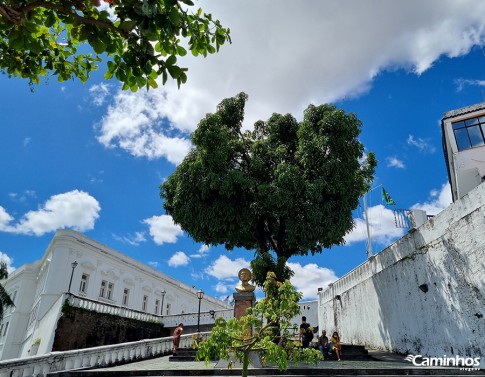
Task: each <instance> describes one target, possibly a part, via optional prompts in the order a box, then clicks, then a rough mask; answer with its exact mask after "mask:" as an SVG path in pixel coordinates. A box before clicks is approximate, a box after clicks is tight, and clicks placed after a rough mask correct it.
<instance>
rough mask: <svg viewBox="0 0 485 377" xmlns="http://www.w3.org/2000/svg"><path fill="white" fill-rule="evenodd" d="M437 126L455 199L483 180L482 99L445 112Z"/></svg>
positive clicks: (484, 129) (484, 135)
mask: <svg viewBox="0 0 485 377" xmlns="http://www.w3.org/2000/svg"><path fill="white" fill-rule="evenodd" d="M441 127H442V133H443V151H444V154H445V160H446V167H447V170H448V178H449V181H450V185H451V191H452V195H453V201H456V200H458V199H460V198H462V197H463V196H464V195H465V194H467V193H468V192H469V191H470V190H471V189H473V188H475V187H477V186H478V185H479V184H480V183H481V182H483V181H484V180H485V102H482V103H479V104H476V105H472V106H467V107H463V108H461V109H457V110H452V111H448V112H446V113H445V114H444V117H443V119H442V121H441Z"/></svg>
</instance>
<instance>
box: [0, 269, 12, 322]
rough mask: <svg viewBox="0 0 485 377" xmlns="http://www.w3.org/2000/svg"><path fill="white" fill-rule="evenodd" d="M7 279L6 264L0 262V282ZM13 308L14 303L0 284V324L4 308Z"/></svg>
mask: <svg viewBox="0 0 485 377" xmlns="http://www.w3.org/2000/svg"><path fill="white" fill-rule="evenodd" d="M6 278H8V270H7V263H5V262H4V261H1V262H0V280H3V279H6ZM10 306H14V303H13V301H12V299H11V298H10V296H9V295H8V293H7V291H6V290H5V288H4V287H3V285H2V284H0V322H1V321H2V318H3V312H4V311H5V309H6V308H8V307H10Z"/></svg>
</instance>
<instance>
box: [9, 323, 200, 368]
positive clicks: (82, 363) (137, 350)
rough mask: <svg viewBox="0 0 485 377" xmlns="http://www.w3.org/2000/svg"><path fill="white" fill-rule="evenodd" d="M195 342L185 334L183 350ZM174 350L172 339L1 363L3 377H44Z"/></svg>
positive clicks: (74, 351)
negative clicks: (51, 373) (49, 374)
mask: <svg viewBox="0 0 485 377" xmlns="http://www.w3.org/2000/svg"><path fill="white" fill-rule="evenodd" d="M200 335H201V337H202V338H203V339H206V338H207V337H208V335H209V333H208V332H204V333H200ZM193 341H194V339H193V338H192V334H186V335H182V336H181V338H180V347H181V348H190V347H191V346H192V343H193ZM171 350H172V337H166V338H158V339H145V340H139V341H137V342H130V343H121V344H114V345H109V346H101V347H93V348H84V349H79V350H71V351H63V352H51V353H48V354H45V355H42V356H31V357H24V358H22V359H10V360H4V361H0V377H44V376H47V374H48V373H50V372H60V371H67V370H72V369H79V368H93V367H97V368H99V367H108V366H111V365H115V364H123V363H130V362H133V361H138V360H143V359H148V358H151V357H160V356H163V355H167V354H169V353H170V352H171Z"/></svg>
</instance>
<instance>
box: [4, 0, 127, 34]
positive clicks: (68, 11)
mask: <svg viewBox="0 0 485 377" xmlns="http://www.w3.org/2000/svg"><path fill="white" fill-rule="evenodd" d="M71 4H72V3H71ZM36 8H44V9H51V10H54V11H56V12H57V13H61V14H64V15H66V16H71V17H73V18H74V19H75V20H77V21H79V22H81V23H84V24H89V25H94V26H97V27H99V28H102V29H107V30H111V31H113V32H115V33H117V34H119V35H121V36H123V37H124V38H127V37H128V36H129V35H130V33H129V32H126V31H125V30H121V29H119V28H117V27H116V26H115V25H114V24H113V23H112V22H110V21H104V20H100V19H96V18H92V17H86V16H81V15H79V14H78V13H76V12H75V11H73V10H72V8H70V7H68V6H64V5H59V4H53V3H50V2H48V1H44V0H39V1H34V2H32V3H29V4H27V5H25V6H21V7H18V8H15V9H13V8H10V7H6V6H4V5H0V13H1V14H2V15H3V16H4V17H5V18H6V19H7V20H9V21H10V22H12V23H13V24H15V25H20V24H21V23H22V21H23V20H24V18H25V17H26V15H27V13H28V12H30V11H32V10H34V9H36Z"/></svg>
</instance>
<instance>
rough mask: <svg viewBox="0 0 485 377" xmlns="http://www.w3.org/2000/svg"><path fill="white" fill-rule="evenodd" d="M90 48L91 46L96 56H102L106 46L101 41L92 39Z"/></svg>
mask: <svg viewBox="0 0 485 377" xmlns="http://www.w3.org/2000/svg"><path fill="white" fill-rule="evenodd" d="M91 46H93V49H94V52H96V54H102V53H103V52H104V51H105V50H106V44H105V43H104V42H103V41H102V40H101V39H94V40H93V41H92V42H91Z"/></svg>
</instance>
